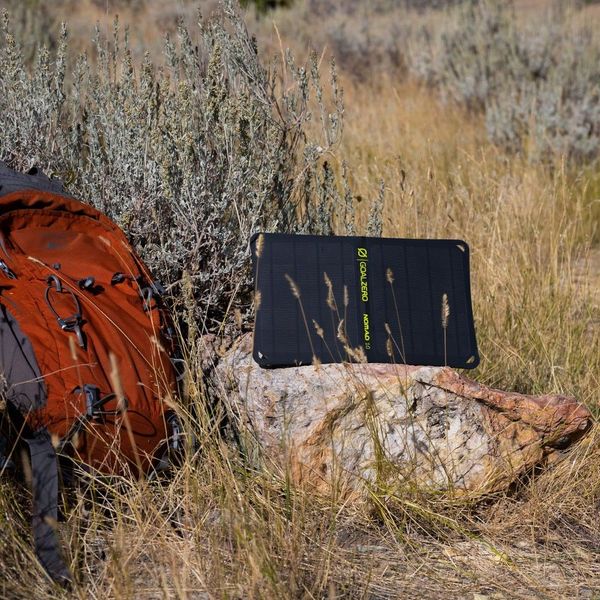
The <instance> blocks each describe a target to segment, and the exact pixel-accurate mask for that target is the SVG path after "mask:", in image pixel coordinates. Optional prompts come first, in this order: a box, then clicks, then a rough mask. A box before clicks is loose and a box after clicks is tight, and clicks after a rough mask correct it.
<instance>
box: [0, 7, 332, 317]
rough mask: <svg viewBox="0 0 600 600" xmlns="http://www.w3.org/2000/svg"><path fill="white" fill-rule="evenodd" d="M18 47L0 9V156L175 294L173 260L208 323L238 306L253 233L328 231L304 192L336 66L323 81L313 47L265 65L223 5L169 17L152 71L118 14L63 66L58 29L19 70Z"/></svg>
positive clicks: (245, 292)
mask: <svg viewBox="0 0 600 600" xmlns="http://www.w3.org/2000/svg"><path fill="white" fill-rule="evenodd" d="M25 42H26V43H28V44H29V43H31V40H25ZM22 48H23V44H22V43H20V42H19V41H18V40H17V39H16V38H15V36H14V35H13V34H12V32H11V26H10V22H9V18H8V15H7V14H4V16H3V24H2V32H1V33H0V114H1V115H2V127H0V155H1V157H2V158H4V159H8V160H9V162H11V164H13V165H14V166H16V167H17V168H20V169H27V168H29V167H30V166H33V165H34V164H35V165H37V166H40V167H41V168H43V169H44V170H46V171H48V172H50V173H53V174H56V175H58V176H59V177H61V178H62V179H63V180H64V181H65V183H66V185H67V187H68V190H69V191H70V192H71V193H73V194H74V195H76V196H78V197H81V198H84V199H86V200H88V201H90V202H91V203H93V204H94V205H95V206H97V207H98V208H100V209H101V210H103V211H105V212H106V213H107V214H108V215H109V216H111V217H112V218H113V219H115V220H116V221H117V222H118V223H119V224H120V225H121V226H122V227H123V228H124V229H125V231H126V232H127V234H128V235H129V237H130V239H131V240H132V241H133V243H134V244H135V246H136V247H137V249H138V250H139V251H140V252H141V254H142V257H143V258H144V259H145V260H146V261H147V262H148V264H149V265H150V267H151V268H152V269H153V270H154V272H155V273H156V274H158V275H159V276H160V277H161V278H162V279H163V281H165V282H166V283H167V284H171V285H172V288H173V289H174V290H175V291H176V290H177V286H178V285H179V283H178V282H180V281H181V279H182V274H183V272H184V271H186V272H187V275H186V277H185V280H186V281H191V282H192V283H193V290H194V295H195V300H196V317H202V318H203V320H204V322H207V323H208V326H209V327H212V326H213V325H214V324H215V323H217V322H219V321H220V320H221V319H222V318H223V315H224V314H225V313H226V312H227V310H228V309H229V308H231V307H232V306H239V307H241V308H242V309H245V308H247V307H248V305H249V302H250V294H249V291H250V285H249V283H250V281H249V279H250V278H249V252H248V241H249V237H250V235H251V234H252V233H253V232H255V231H258V230H274V229H277V230H278V231H326V230H328V229H330V227H331V224H330V222H331V209H332V207H331V202H330V201H329V200H328V202H327V203H325V204H323V203H321V204H319V202H318V200H316V199H315V198H318V197H319V195H318V194H315V193H314V190H315V189H318V188H320V186H321V167H318V165H319V162H320V159H321V157H322V155H323V154H324V153H326V152H327V151H328V150H330V149H331V147H332V146H333V145H335V144H336V142H337V140H338V138H339V135H340V131H341V126H342V122H341V118H342V112H343V110H342V105H341V100H340V96H339V94H338V91H337V86H336V81H335V72H334V70H332V85H333V87H332V88H331V89H330V90H328V94H324V91H323V89H322V84H321V81H320V75H319V70H318V68H317V66H316V58H315V59H314V60H313V63H312V67H311V66H310V65H308V66H307V67H304V66H298V65H296V64H295V63H294V61H293V59H292V57H291V55H290V54H289V53H288V55H287V56H286V58H285V61H286V64H284V65H282V64H279V65H276V64H275V63H273V64H272V65H270V66H269V67H265V66H263V64H262V63H261V60H260V59H259V57H258V52H257V48H256V43H255V41H254V40H253V38H252V37H251V36H250V35H249V33H248V31H247V30H246V27H245V25H244V22H243V20H242V19H241V17H240V16H239V15H238V13H237V11H236V8H235V7H234V6H233V5H232V4H225V5H224V6H223V8H222V10H221V12H220V14H219V15H218V16H216V17H215V18H213V19H211V20H209V21H201V22H200V24H199V27H198V29H197V30H195V31H188V30H187V29H185V28H184V27H180V29H179V32H178V38H177V39H176V40H167V42H166V48H165V53H166V61H165V66H163V67H160V68H158V67H155V66H154V65H153V64H152V63H151V62H150V59H149V58H148V57H147V58H146V60H145V61H144V63H143V65H141V67H140V68H136V67H135V66H134V62H133V60H132V57H131V52H130V49H129V43H128V36H127V33H125V35H124V36H123V35H121V34H120V33H119V31H118V25H116V26H115V34H114V36H113V39H112V40H109V41H106V40H102V39H101V38H100V36H99V35H97V39H96V44H95V52H94V54H93V55H91V56H86V55H82V56H79V58H77V59H76V60H75V61H74V64H73V65H72V68H71V67H69V66H68V65H69V63H70V60H69V56H70V55H69V52H68V44H67V31H66V29H65V28H63V31H62V34H61V36H60V37H59V41H58V47H57V50H56V52H55V53H53V54H52V56H51V54H50V53H49V51H48V50H47V49H45V48H43V47H42V48H40V49H38V51H37V52H36V54H35V61H34V64H33V68H31V69H29V68H28V67H27V66H26V60H25V57H24V52H23V49H22ZM324 96H327V97H328V98H332V100H330V106H329V107H327V106H326V102H325V100H324ZM311 118H312V119H314V120H315V121H317V122H318V123H319V124H320V125H319V127H318V128H316V127H312V126H311V131H315V132H316V133H315V135H316V138H315V139H313V138H311V136H310V135H309V133H308V128H309V121H310V120H311Z"/></svg>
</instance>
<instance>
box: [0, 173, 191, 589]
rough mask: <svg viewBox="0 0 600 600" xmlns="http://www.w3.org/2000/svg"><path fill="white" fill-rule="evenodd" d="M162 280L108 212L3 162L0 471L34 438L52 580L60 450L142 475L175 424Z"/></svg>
mask: <svg viewBox="0 0 600 600" xmlns="http://www.w3.org/2000/svg"><path fill="white" fill-rule="evenodd" d="M163 291H164V290H163V289H162V286H160V284H158V283H157V282H155V281H153V279H152V277H151V276H150V274H149V272H148V269H147V267H146V266H145V265H144V263H143V262H142V261H141V260H140V258H139V257H138V256H137V254H136V253H135V252H134V250H133V249H132V248H131V246H130V245H129V243H128V241H127V239H126V237H125V235H124V234H123V232H122V231H121V230H120V229H119V228H118V227H117V226H116V225H115V224H114V223H113V222H112V221H111V220H109V219H108V218H107V217H106V216H104V215H103V214H101V213H100V212H99V211H97V210H96V209H94V208H92V207H91V206H89V205H87V204H84V203H82V202H80V201H78V200H76V199H74V198H72V197H70V196H68V195H67V194H66V193H65V191H64V189H63V188H62V185H61V184H60V183H59V182H57V181H55V180H50V179H48V178H47V177H46V176H45V175H43V174H42V173H39V172H37V171H30V172H29V173H28V174H26V175H24V174H19V173H16V172H14V171H12V170H11V169H9V168H8V167H7V166H6V165H5V164H3V163H1V162H0V352H1V355H0V367H1V368H2V371H3V375H4V380H3V382H2V384H3V394H2V396H3V399H4V403H5V405H6V406H5V410H4V415H3V416H2V420H1V422H0V438H3V440H0V442H1V443H0V455H1V454H2V453H3V454H4V456H3V457H2V456H0V473H1V472H2V471H4V470H7V469H9V468H10V467H11V466H16V465H17V464H18V456H19V446H21V447H22V448H25V449H26V450H27V452H28V454H29V456H30V469H31V483H32V492H33V503H32V526H33V539H34V546H35V550H36V554H37V556H38V559H39V560H40V562H41V564H42V566H43V567H44V568H45V570H46V571H47V573H48V574H49V575H50V576H51V577H52V578H53V579H54V580H55V581H62V582H68V581H70V579H71V575H70V573H69V570H68V568H67V567H66V565H65V563H64V562H63V560H62V559H61V557H60V553H59V545H58V541H57V537H56V532H55V522H56V518H57V506H58V464H57V455H59V456H68V457H70V458H71V459H72V460H74V461H77V462H78V463H80V464H81V465H84V468H86V469H89V470H91V471H93V472H98V473H103V474H121V475H123V474H128V473H133V474H134V475H137V476H140V475H143V474H148V473H150V472H152V471H153V470H154V469H156V468H158V466H160V465H161V464H163V463H164V454H165V448H168V446H169V439H172V438H173V436H176V434H177V432H178V430H179V429H178V428H179V426H178V423H177V419H176V417H175V414H174V412H173V402H172V398H173V395H174V394H175V393H176V387H177V373H176V370H175V367H174V361H173V360H172V357H173V353H174V344H173V328H172V325H171V321H170V319H169V317H168V315H167V313H166V311H165V309H164V308H163V306H162V303H161V298H160V296H161V294H162V293H163ZM2 371H0V373H1V372H2Z"/></svg>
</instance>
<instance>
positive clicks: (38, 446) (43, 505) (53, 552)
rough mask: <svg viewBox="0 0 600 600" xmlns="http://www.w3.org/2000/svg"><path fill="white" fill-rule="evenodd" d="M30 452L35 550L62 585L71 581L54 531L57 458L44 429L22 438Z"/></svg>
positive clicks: (56, 502) (45, 566)
mask: <svg viewBox="0 0 600 600" xmlns="http://www.w3.org/2000/svg"><path fill="white" fill-rule="evenodd" d="M24 442H25V443H26V444H27V446H28V447H29V454H30V456H31V484H32V490H33V505H32V520H31V521H32V528H33V542H34V547H35V553H36V555H37V557H38V559H39V561H40V563H41V565H42V566H43V567H44V569H45V570H46V572H47V573H48V575H50V577H52V579H53V580H54V581H56V582H57V583H60V584H62V585H67V584H68V583H70V582H71V573H70V572H69V569H68V567H67V566H66V565H65V563H64V561H63V559H62V558H61V555H60V546H59V541H58V537H57V535H56V521H57V517H58V462H57V457H56V452H55V451H54V447H53V446H52V442H51V440H50V436H49V435H48V434H47V433H38V434H36V435H35V436H34V437H31V438H24Z"/></svg>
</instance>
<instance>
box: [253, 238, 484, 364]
mask: <svg viewBox="0 0 600 600" xmlns="http://www.w3.org/2000/svg"><path fill="white" fill-rule="evenodd" d="M259 236H262V238H260V237H259ZM259 239H260V242H259ZM250 246H251V251H252V259H253V270H254V278H255V291H256V298H257V302H256V319H255V329H254V359H255V360H256V362H257V363H258V364H259V365H260V366H262V367H266V368H272V367H284V366H293V365H306V364H312V363H313V362H314V361H315V360H317V361H318V362H320V363H331V362H341V361H351V362H352V361H357V360H361V350H357V349H362V352H363V353H364V358H365V359H366V360H367V361H368V362H385V363H389V362H397V363H405V364H426V365H433V366H442V365H448V366H452V367H457V368H465V369H472V368H475V367H476V366H477V365H478V364H479V354H478V350H477V340H476V336H475V326H474V322H473V310H472V303H471V281H470V272H469V246H468V244H467V243H466V242H465V241H463V240H440V239H434V240H424V239H408V238H372V237H364V236H314V235H295V234H275V233H260V234H255V235H254V236H253V237H252V239H251V242H250ZM327 281H329V282H330V283H327ZM444 302H445V303H446V307H447V309H448V310H449V316H448V317H447V318H446V326H444V318H443V315H442V313H443V309H444V307H443V305H444ZM340 323H341V325H340Z"/></svg>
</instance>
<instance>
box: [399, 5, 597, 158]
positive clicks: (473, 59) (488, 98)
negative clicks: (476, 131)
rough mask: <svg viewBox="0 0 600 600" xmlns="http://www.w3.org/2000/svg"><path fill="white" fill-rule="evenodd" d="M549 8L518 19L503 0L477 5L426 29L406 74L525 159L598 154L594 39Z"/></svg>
mask: <svg viewBox="0 0 600 600" xmlns="http://www.w3.org/2000/svg"><path fill="white" fill-rule="evenodd" d="M569 16H570V15H569V14H568V12H567V11H566V10H565V9H560V8H559V7H557V8H555V10H554V11H552V12H550V13H547V14H546V15H545V16H544V17H540V16H539V15H538V14H536V19H535V22H529V21H524V22H520V21H519V18H518V17H517V15H516V13H515V10H514V7H512V5H511V3H507V2H492V1H490V0H475V1H471V2H466V3H463V5H461V6H460V7H459V8H458V9H457V10H454V11H451V12H448V13H447V14H446V18H445V19H444V20H443V21H442V22H441V24H440V22H439V21H437V22H434V21H432V22H431V23H430V24H426V25H425V26H424V27H423V28H422V29H421V32H420V35H418V36H417V37H416V39H415V40H413V42H412V43H411V44H410V49H411V50H410V53H409V54H410V58H409V61H408V62H409V64H410V67H411V70H412V71H413V73H414V74H416V75H417V76H418V77H419V78H421V79H423V80H425V81H426V82H427V83H428V84H430V85H432V86H434V87H436V88H438V89H439V90H441V91H442V93H443V94H444V95H445V96H446V97H449V98H451V99H453V100H456V101H458V102H460V103H463V104H465V105H466V106H467V107H469V108H470V109H473V110H483V111H484V113H485V122H486V126H487V130H488V133H489V136H490V138H491V139H492V140H493V141H495V142H497V143H499V144H501V145H503V146H505V147H507V148H509V149H511V150H515V151H520V150H524V149H525V150H526V151H527V153H528V155H529V156H530V157H531V158H534V159H539V158H545V157H547V156H549V155H560V156H567V157H569V158H573V159H576V160H590V159H594V158H596V157H597V156H598V155H599V154H600V36H598V35H597V31H595V30H594V29H593V28H592V27H587V26H586V25H585V24H581V23H580V24H578V25H574V23H573V21H572V20H571V19H570V18H569Z"/></svg>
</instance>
